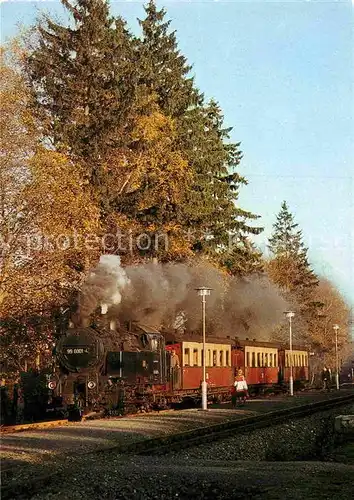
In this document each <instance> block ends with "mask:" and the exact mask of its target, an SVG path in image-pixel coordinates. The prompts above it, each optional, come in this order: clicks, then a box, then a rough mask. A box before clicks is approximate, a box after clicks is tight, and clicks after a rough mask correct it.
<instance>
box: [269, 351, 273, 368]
mask: <svg viewBox="0 0 354 500" xmlns="http://www.w3.org/2000/svg"><path fill="white" fill-rule="evenodd" d="M269 366H273V353H272V352H270V353H269Z"/></svg>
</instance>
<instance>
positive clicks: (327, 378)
mask: <svg viewBox="0 0 354 500" xmlns="http://www.w3.org/2000/svg"><path fill="white" fill-rule="evenodd" d="M322 382H323V389H324V390H327V391H328V392H329V391H330V390H331V386H330V384H331V370H330V369H329V368H327V366H324V367H323V370H322Z"/></svg>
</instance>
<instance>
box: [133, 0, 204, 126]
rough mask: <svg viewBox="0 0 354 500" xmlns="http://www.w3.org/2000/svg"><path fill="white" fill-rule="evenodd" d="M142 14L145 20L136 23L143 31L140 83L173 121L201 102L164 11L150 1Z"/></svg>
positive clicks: (140, 45)
mask: <svg viewBox="0 0 354 500" xmlns="http://www.w3.org/2000/svg"><path fill="white" fill-rule="evenodd" d="M145 12H146V17H145V19H144V20H139V23H140V26H141V28H142V39H141V41H140V44H139V55H140V78H139V81H140V83H141V84H142V85H144V86H145V87H146V88H147V89H148V91H149V92H150V93H151V92H153V93H155V94H156V96H157V103H158V105H159V107H160V109H161V110H162V111H163V112H164V113H166V115H168V116H170V117H172V118H176V117H179V116H182V115H183V114H184V113H185V111H186V110H187V109H188V108H189V107H191V106H195V105H197V104H198V103H199V102H201V100H202V96H201V95H200V94H199V91H198V90H197V89H196V88H195V86H194V81H193V78H192V77H190V76H189V73H190V71H191V69H192V67H191V66H189V65H188V64H187V60H186V58H185V57H184V56H183V55H182V54H181V53H180V51H179V50H178V47H177V40H176V32H175V31H173V32H171V33H170V32H169V27H170V24H171V21H165V15H166V11H165V9H161V10H158V9H157V7H156V4H155V2H154V1H153V0H150V1H149V3H148V4H147V5H146V6H145Z"/></svg>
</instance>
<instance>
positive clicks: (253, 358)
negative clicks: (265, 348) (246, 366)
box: [251, 352, 256, 367]
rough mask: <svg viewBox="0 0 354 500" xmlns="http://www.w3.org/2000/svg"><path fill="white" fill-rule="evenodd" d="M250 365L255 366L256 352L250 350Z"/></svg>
mask: <svg viewBox="0 0 354 500" xmlns="http://www.w3.org/2000/svg"><path fill="white" fill-rule="evenodd" d="M251 366H253V367H255V366H256V354H255V353H254V352H252V362H251Z"/></svg>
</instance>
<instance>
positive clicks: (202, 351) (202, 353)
mask: <svg viewBox="0 0 354 500" xmlns="http://www.w3.org/2000/svg"><path fill="white" fill-rule="evenodd" d="M200 356H201V358H200V364H201V366H204V349H202V350H201V351H200ZM205 366H206V360H205Z"/></svg>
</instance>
